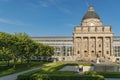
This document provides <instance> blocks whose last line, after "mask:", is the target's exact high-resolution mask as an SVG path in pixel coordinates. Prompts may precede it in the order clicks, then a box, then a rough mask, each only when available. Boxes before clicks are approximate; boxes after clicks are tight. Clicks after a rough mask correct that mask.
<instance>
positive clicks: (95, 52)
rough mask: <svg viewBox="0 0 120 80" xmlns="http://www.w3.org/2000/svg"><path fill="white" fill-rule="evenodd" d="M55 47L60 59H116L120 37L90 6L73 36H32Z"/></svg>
mask: <svg viewBox="0 0 120 80" xmlns="http://www.w3.org/2000/svg"><path fill="white" fill-rule="evenodd" d="M31 38H32V39H33V40H35V41H37V42H41V43H43V44H47V45H50V46H53V47H54V50H55V51H54V52H55V55H54V56H53V57H54V58H56V59H57V60H58V61H89V62H96V60H97V59H98V58H99V61H101V62H102V61H103V62H104V61H113V60H114V61H115V57H119V56H120V37H117V36H113V32H112V27H111V26H104V25H103V24H102V21H101V19H100V17H99V15H98V14H97V13H96V12H95V11H94V7H93V6H90V7H89V9H88V11H87V13H86V14H85V15H84V16H83V18H82V21H81V25H80V26H75V28H74V32H73V36H54V37H50V36H48V37H31Z"/></svg>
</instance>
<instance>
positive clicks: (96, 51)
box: [95, 37, 98, 57]
mask: <svg viewBox="0 0 120 80" xmlns="http://www.w3.org/2000/svg"><path fill="white" fill-rule="evenodd" d="M97 47H98V46H97V37H95V55H96V57H97V55H98V50H97Z"/></svg>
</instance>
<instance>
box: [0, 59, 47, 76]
mask: <svg viewBox="0 0 120 80" xmlns="http://www.w3.org/2000/svg"><path fill="white" fill-rule="evenodd" d="M46 63H48V62H31V63H30V64H29V65H28V64H27V63H23V64H21V63H20V62H18V63H17V64H16V68H15V69H14V68H13V62H12V61H11V62H10V66H9V67H8V66H6V63H5V62H1V61H0V77H1V76H5V75H8V74H13V73H16V72H21V71H24V70H28V69H31V68H34V67H39V66H42V65H43V64H46Z"/></svg>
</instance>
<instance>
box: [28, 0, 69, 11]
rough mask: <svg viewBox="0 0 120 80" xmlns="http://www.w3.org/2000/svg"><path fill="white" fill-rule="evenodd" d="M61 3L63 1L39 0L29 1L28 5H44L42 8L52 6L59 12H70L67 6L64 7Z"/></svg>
mask: <svg viewBox="0 0 120 80" xmlns="http://www.w3.org/2000/svg"><path fill="white" fill-rule="evenodd" d="M62 3H63V1H61V0H39V1H34V2H32V3H30V5H31V6H34V7H44V8H47V7H50V6H54V7H56V8H57V9H58V10H60V11H61V12H65V13H70V12H71V11H70V10H69V9H68V8H66V7H64V6H63V4H62Z"/></svg>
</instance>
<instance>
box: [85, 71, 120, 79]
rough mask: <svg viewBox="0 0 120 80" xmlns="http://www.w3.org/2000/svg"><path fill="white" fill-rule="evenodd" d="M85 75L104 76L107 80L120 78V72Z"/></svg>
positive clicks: (86, 73) (89, 73)
mask: <svg viewBox="0 0 120 80" xmlns="http://www.w3.org/2000/svg"><path fill="white" fill-rule="evenodd" d="M85 75H102V76H104V77H105V78H120V72H95V71H90V72H85Z"/></svg>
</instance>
